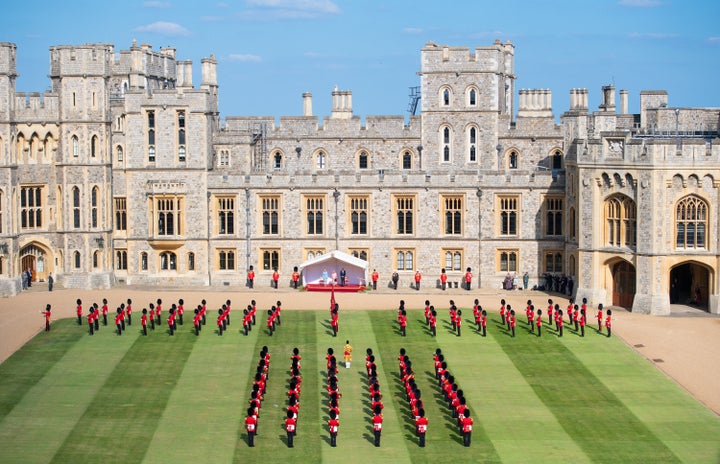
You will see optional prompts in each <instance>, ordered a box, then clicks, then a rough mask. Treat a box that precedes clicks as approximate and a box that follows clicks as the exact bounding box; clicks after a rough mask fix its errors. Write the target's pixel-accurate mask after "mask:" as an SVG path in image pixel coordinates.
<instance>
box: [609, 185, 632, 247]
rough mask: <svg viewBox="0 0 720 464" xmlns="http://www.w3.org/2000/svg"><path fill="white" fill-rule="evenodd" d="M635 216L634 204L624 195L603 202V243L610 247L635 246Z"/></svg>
mask: <svg viewBox="0 0 720 464" xmlns="http://www.w3.org/2000/svg"><path fill="white" fill-rule="evenodd" d="M636 214H637V213H636V207H635V202H634V201H633V200H632V199H630V198H628V197H626V196H625V195H619V194H618V195H613V196H611V197H609V198H608V199H607V200H605V242H606V243H607V244H608V245H610V246H618V247H619V246H626V247H633V246H635V243H636Z"/></svg>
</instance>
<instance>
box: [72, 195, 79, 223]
mask: <svg viewBox="0 0 720 464" xmlns="http://www.w3.org/2000/svg"><path fill="white" fill-rule="evenodd" d="M72 202H73V227H74V228H75V229H79V228H80V189H79V188H77V187H73V189H72Z"/></svg>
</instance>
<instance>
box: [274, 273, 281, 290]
mask: <svg viewBox="0 0 720 464" xmlns="http://www.w3.org/2000/svg"><path fill="white" fill-rule="evenodd" d="M278 280H280V274H279V273H278V270H277V268H275V269H273V273H272V281H273V287H274V288H275V289H276V290H277V288H278Z"/></svg>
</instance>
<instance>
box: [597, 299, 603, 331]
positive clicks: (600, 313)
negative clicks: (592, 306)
mask: <svg viewBox="0 0 720 464" xmlns="http://www.w3.org/2000/svg"><path fill="white" fill-rule="evenodd" d="M602 320H603V305H602V303H600V304H599V305H598V307H597V321H598V333H600V332H602Z"/></svg>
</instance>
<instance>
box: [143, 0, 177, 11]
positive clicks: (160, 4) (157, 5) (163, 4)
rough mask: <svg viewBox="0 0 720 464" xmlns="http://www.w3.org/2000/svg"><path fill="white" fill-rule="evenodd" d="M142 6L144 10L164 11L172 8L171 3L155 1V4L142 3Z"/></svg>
mask: <svg viewBox="0 0 720 464" xmlns="http://www.w3.org/2000/svg"><path fill="white" fill-rule="evenodd" d="M143 6H144V7H145V8H163V9H165V8H171V7H172V3H170V2H157V1H155V2H144V3H143Z"/></svg>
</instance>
